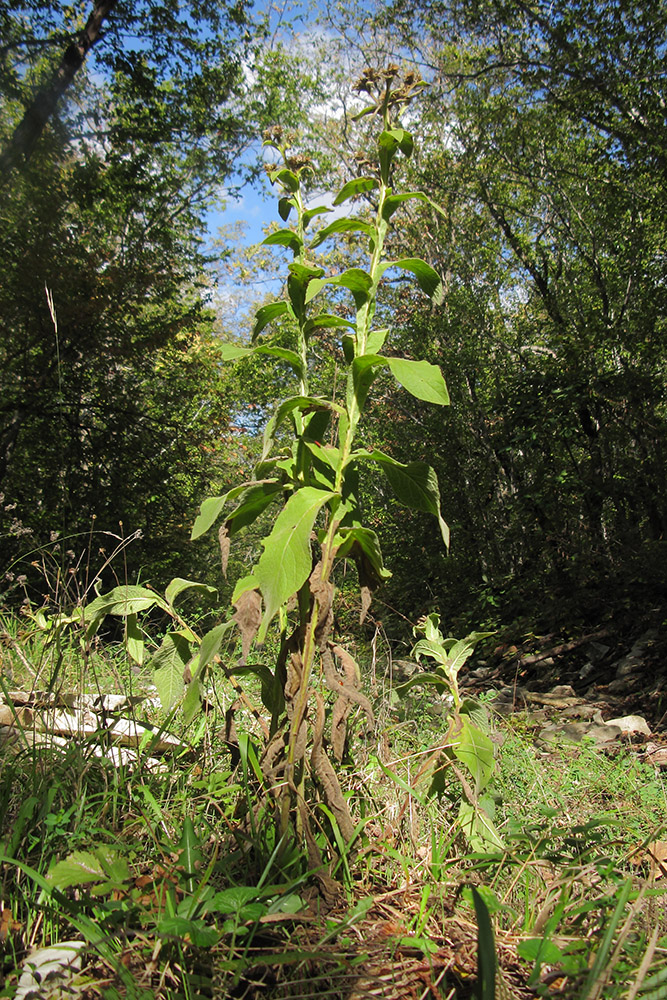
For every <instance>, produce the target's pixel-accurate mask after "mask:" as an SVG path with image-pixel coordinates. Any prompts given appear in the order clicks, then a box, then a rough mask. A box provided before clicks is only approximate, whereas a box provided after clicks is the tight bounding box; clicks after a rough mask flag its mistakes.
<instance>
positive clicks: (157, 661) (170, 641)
mask: <svg viewBox="0 0 667 1000" xmlns="http://www.w3.org/2000/svg"><path fill="white" fill-rule="evenodd" d="M189 660H190V644H189V642H188V641H187V639H186V638H185V637H184V636H182V635H179V634H178V632H169V633H167V635H166V636H165V637H164V639H163V640H162V645H161V646H160V648H159V649H158V650H157V652H156V653H155V654H154V655H153V658H152V660H151V666H152V668H153V683H154V684H155V687H156V688H157V693H158V696H159V698H160V704H161V705H162V707H163V708H164V709H165V711H169V709H171V708H173V707H174V705H176V704H177V702H178V701H179V699H180V698H181V697H182V696H183V692H184V680H183V672H184V670H185V667H186V665H187V663H188V661H189Z"/></svg>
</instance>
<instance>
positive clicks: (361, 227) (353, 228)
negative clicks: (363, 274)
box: [310, 218, 375, 250]
mask: <svg viewBox="0 0 667 1000" xmlns="http://www.w3.org/2000/svg"><path fill="white" fill-rule="evenodd" d="M338 233H364V235H366V236H369V237H371V238H372V237H373V235H374V233H375V229H374V228H373V226H371V225H369V224H368V223H367V222H364V221H363V219H355V218H352V219H336V220H335V221H334V222H331V223H330V224H329V225H328V226H325V227H324V229H320V231H319V233H318V234H317V236H316V237H315V238H314V240H313V241H312V243H311V244H310V247H311V249H313V250H314V249H315V247H318V246H319V245H320V243H324V241H325V240H327V239H328V238H329V237H330V236H336V235H337V234H338Z"/></svg>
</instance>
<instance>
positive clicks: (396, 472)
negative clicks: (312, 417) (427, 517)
mask: <svg viewBox="0 0 667 1000" xmlns="http://www.w3.org/2000/svg"><path fill="white" fill-rule="evenodd" d="M351 457H352V458H355V459H361V460H366V461H371V462H377V463H378V465H379V466H380V468H381V469H382V471H383V472H384V474H385V476H386V477H387V479H388V480H389V483H390V485H391V488H392V489H393V491H394V493H395V494H396V498H397V499H398V500H399V501H400V502H401V503H402V504H404V505H405V506H406V507H410V508H412V509H413V510H423V511H425V512H426V513H428V514H433V515H434V516H435V517H436V518H437V519H438V525H439V527H440V534H441V535H442V539H443V541H444V543H445V545H447V546H448V545H449V528H448V527H447V525H446V524H445V522H444V520H443V518H442V514H441V513H440V489H439V487H438V477H437V476H436V474H435V470H434V469H432V468H431V466H430V465H427V464H426V463H425V462H408V464H407V465H404V464H403V463H402V462H397V461H396V459H394V458H391V457H390V456H389V455H385V454H384V453H383V452H381V451H377V450H375V451H366V450H365V449H363V448H362V449H360V450H358V451H356V452H354V453H353V455H352V456H351Z"/></svg>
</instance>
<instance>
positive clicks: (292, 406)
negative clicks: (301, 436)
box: [262, 396, 342, 458]
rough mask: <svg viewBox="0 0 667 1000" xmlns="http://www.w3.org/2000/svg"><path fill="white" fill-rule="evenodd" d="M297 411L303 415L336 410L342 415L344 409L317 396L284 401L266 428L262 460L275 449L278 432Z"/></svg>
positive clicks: (292, 397) (296, 397)
mask: <svg viewBox="0 0 667 1000" xmlns="http://www.w3.org/2000/svg"><path fill="white" fill-rule="evenodd" d="M295 410H299V411H300V412H301V413H314V412H317V411H323V410H334V411H335V412H337V413H340V412H341V410H342V407H340V406H337V405H336V404H335V403H330V402H329V401H328V400H326V399H318V398H317V397H315V396H291V397H290V398H289V399H286V400H284V401H283V402H282V403H281V404H280V406H279V407H278V409H277V410H276V412H275V413H274V414H273V416H272V417H271V418H270V420H268V421H267V424H266V427H265V428H264V443H263V451H262V458H267V457H268V455H269V452H270V451H271V448H272V447H273V439H274V436H275V433H276V431H277V430H278V428H279V427H280V425H281V424H282V422H283V421H284V420H285V418H286V417H288V416H289V415H290V414H292V413H294V411H295Z"/></svg>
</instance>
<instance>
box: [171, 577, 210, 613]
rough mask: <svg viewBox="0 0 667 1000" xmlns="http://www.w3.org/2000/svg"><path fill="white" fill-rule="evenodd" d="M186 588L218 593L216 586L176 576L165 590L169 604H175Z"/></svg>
mask: <svg viewBox="0 0 667 1000" xmlns="http://www.w3.org/2000/svg"><path fill="white" fill-rule="evenodd" d="M184 590H196V591H197V593H198V594H217V593H218V591H217V590H216V588H215V587H209V585H208V584H206V583H198V582H197V581H196V580H184V579H183V578H182V577H180V576H177V577H175V578H174V579H173V580H172V581H171V583H170V584H169V585H168V587H167V589H166V590H165V592H164V596H165V597H166V599H167V604H169V605H171V607H173V606H174V601H175V600H176V598H177V597H179V596H180V595H181V594H182V593H183V591H184Z"/></svg>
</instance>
